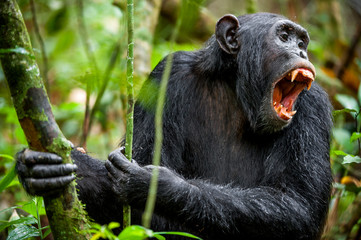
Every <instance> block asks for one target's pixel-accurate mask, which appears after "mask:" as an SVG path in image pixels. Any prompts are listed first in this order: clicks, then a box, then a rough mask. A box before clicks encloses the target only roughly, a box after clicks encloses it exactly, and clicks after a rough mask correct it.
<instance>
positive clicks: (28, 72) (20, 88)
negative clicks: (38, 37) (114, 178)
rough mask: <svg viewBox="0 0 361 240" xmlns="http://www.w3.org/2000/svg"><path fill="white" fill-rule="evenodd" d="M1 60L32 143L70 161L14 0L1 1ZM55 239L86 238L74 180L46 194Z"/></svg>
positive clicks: (84, 218) (28, 137) (83, 213)
mask: <svg viewBox="0 0 361 240" xmlns="http://www.w3.org/2000/svg"><path fill="white" fill-rule="evenodd" d="M0 26H1V27H0V52H3V54H0V61H1V65H2V68H3V70H4V75H5V77H6V80H7V82H8V85H9V89H10V92H11V97H12V99H13V103H14V107H15V110H16V113H17V116H18V120H19V122H20V125H21V127H22V129H23V131H24V133H25V136H26V140H27V142H28V144H29V147H30V148H31V149H33V150H36V151H46V152H53V153H57V154H59V155H60V156H61V157H62V158H63V160H64V163H71V162H72V161H71V158H70V151H71V146H70V144H69V142H68V141H67V140H66V139H65V137H64V136H63V134H62V132H61V131H60V129H59V127H58V125H57V124H56V122H55V119H54V116H53V113H52V111H51V106H50V103H49V99H48V96H47V94H46V91H45V88H44V84H43V81H42V79H41V76H40V74H39V67H38V65H37V63H36V61H35V58H34V53H33V50H32V46H31V43H30V40H29V36H28V32H27V30H26V27H25V24H24V20H23V17H22V15H21V12H20V9H19V7H18V5H17V3H16V1H15V0H2V1H1V4H0ZM44 202H45V208H46V212H47V216H48V218H49V223H50V227H51V230H52V233H53V235H54V238H55V239H61V240H62V239H64V240H65V239H84V240H85V239H87V237H89V236H86V233H83V232H82V231H83V230H87V229H88V227H89V226H88V221H87V218H86V213H85V211H84V210H83V207H82V205H81V203H80V202H79V200H78V197H77V194H76V190H75V182H72V183H71V184H69V186H67V187H66V189H64V192H63V193H62V194H61V195H59V196H52V197H44Z"/></svg>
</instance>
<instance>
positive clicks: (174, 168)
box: [17, 13, 332, 240]
mask: <svg viewBox="0 0 361 240" xmlns="http://www.w3.org/2000/svg"><path fill="white" fill-rule="evenodd" d="M308 41H309V37H308V34H307V31H306V30H305V29H303V28H302V27H301V26H299V25H297V24H295V23H293V22H291V21H289V20H287V19H285V18H284V17H282V16H279V15H275V14H267V13H258V14H253V15H245V16H241V17H238V18H236V17H234V16H232V15H226V16H224V17H223V18H221V19H220V20H219V21H218V23H217V26H216V31H215V36H213V37H212V38H211V39H210V40H209V41H208V43H207V44H206V46H205V47H204V48H203V49H201V50H198V51H194V52H177V53H175V54H174V60H173V66H172V71H171V75H170V79H169V84H168V88H167V99H166V104H165V107H164V115H163V131H164V132H163V134H164V141H163V146H162V153H161V167H160V172H159V182H158V183H159V186H158V193H157V199H156V206H155V212H154V215H153V219H152V229H154V230H161V231H166V230H171V231H185V232H190V233H193V234H195V235H197V236H199V237H202V238H204V239H262V240H264V239H292V240H294V239H319V238H320V234H321V233H322V230H323V225H324V220H325V217H326V213H327V209H328V203H329V196H330V185H331V180H332V178H331V172H330V164H329V139H330V128H331V110H330V109H331V107H330V103H329V100H328V97H327V95H326V93H325V92H324V91H323V90H322V89H321V88H320V87H319V86H318V85H317V84H316V83H312V87H311V89H310V90H309V91H306V89H305V90H302V92H301V93H300V94H299V95H298V94H295V96H292V102H293V100H294V103H293V105H291V106H289V107H292V110H294V111H296V113H295V114H294V113H292V114H293V115H292V116H291V117H289V119H288V118H286V119H282V118H280V117H279V116H278V115H277V113H276V111H275V110H274V105H273V101H274V100H275V99H276V101H282V97H287V96H286V95H287V94H286V91H285V90H283V89H282V86H283V85H285V84H282V86H281V85H279V87H277V91H278V92H277V93H276V95H277V96H276V98H273V92H274V90H273V89H274V87H275V85H276V84H277V82H278V81H280V80H282V79H283V78H284V76H286V75H287V74H288V73H289V72H290V71H291V70H295V69H301V70H297V72H301V73H302V72H303V73H304V75H302V76H301V75H300V76H297V78H296V80H297V81H300V82H298V84H302V82H306V81H307V84H311V80H313V78H314V75H315V72H314V68H313V66H312V64H311V63H310V62H309V61H308V56H307V44H308ZM164 67H165V60H163V61H161V62H160V63H159V64H158V65H157V66H156V68H155V69H154V70H153V72H152V73H151V74H150V77H149V79H148V80H147V81H146V82H145V84H144V86H143V88H142V90H141V92H140V95H139V97H138V101H137V103H136V106H135V113H134V145H133V158H134V161H132V162H129V161H128V160H127V159H126V158H125V157H124V155H123V153H122V149H118V150H115V151H114V152H112V153H111V154H110V155H109V157H108V160H107V161H105V162H104V161H100V160H97V159H94V158H92V157H90V156H88V155H86V154H83V153H81V152H79V151H76V150H74V151H72V159H73V160H74V163H75V165H76V166H75V165H71V164H70V165H69V164H68V165H63V164H61V163H60V158H59V157H58V156H56V155H54V154H49V153H39V152H33V151H30V150H25V151H23V152H20V153H19V154H18V155H17V160H18V162H17V163H18V164H17V170H18V173H19V178H20V180H21V182H22V183H23V185H24V187H25V189H26V190H27V191H28V192H29V193H30V194H35V195H51V194H58V193H61V191H62V189H63V187H64V186H66V185H67V184H68V183H69V182H71V181H72V180H73V179H74V176H73V175H72V174H73V173H74V172H76V175H77V188H78V190H79V198H80V199H81V200H82V202H83V203H85V204H86V210H87V211H88V213H89V215H90V216H91V217H92V218H93V219H94V220H95V221H97V222H99V223H107V222H110V221H118V222H121V217H122V205H123V204H124V203H127V204H130V205H131V207H132V223H133V224H140V222H141V221H140V218H141V213H142V211H143V210H144V205H145V201H146V198H147V194H148V188H149V184H150V178H151V170H152V168H153V166H152V165H151V161H152V154H153V145H154V108H155V105H154V103H155V102H156V99H157V91H158V89H159V86H158V85H159V83H160V79H161V76H162V73H163V71H164ZM307 76H310V77H307ZM311 78H312V79H311ZM285 81H286V80H285ZM287 81H288V80H287ZM297 81H296V82H297ZM290 84H291V83H287V84H286V85H287V88H290V87H292V86H291V85H290ZM292 84H293V83H292ZM281 95H282V96H281ZM293 98H294V99H293ZM277 104H278V103H277ZM285 111H286V110H285ZM287 111H291V110H287ZM167 239H173V238H172V237H170V238H167ZM174 239H176V237H174Z"/></svg>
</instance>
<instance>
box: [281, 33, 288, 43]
mask: <svg viewBox="0 0 361 240" xmlns="http://www.w3.org/2000/svg"><path fill="white" fill-rule="evenodd" d="M280 39H281V40H282V41H283V42H287V41H288V34H287V33H282V34H281V35H280Z"/></svg>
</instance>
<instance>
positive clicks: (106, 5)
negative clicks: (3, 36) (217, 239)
mask: <svg viewBox="0 0 361 240" xmlns="http://www.w3.org/2000/svg"><path fill="white" fill-rule="evenodd" d="M134 2H135V5H134V7H135V9H134V11H135V15H134V27H135V29H134V30H135V31H134V39H135V45H134V48H135V49H134V58H135V59H134V64H135V65H134V90H135V96H137V93H138V91H139V89H140V86H141V85H142V83H143V81H144V80H145V79H146V77H147V74H148V73H149V72H150V71H151V69H152V68H154V66H155V65H156V64H157V63H158V62H159V61H160V60H161V59H162V58H163V57H164V56H165V55H167V54H169V53H170V52H171V51H177V50H183V51H188V50H196V49H199V48H200V47H202V45H203V44H204V42H205V41H206V39H208V38H209V37H210V36H211V34H212V33H213V31H214V25H215V23H216V20H217V18H219V17H221V16H222V15H224V14H226V13H232V14H235V15H242V14H245V13H250V12H259V11H268V12H275V13H280V14H283V15H285V16H287V17H288V18H290V19H291V20H293V21H296V22H297V23H299V24H301V25H302V26H304V27H305V28H306V29H307V30H308V31H309V34H310V37H311V42H310V45H309V51H308V52H309V57H310V60H311V62H312V63H313V64H314V65H315V67H316V70H317V77H316V81H318V82H319V83H320V84H321V85H322V86H323V87H324V88H325V90H326V91H327V92H328V93H329V96H330V99H331V101H332V103H333V105H334V108H335V111H334V128H333V137H332V139H331V143H332V145H331V152H330V154H331V163H332V172H333V176H334V185H333V194H332V198H331V203H330V212H329V216H328V219H327V224H326V229H325V234H324V239H337V240H342V239H359V238H360V236H361V227H360V219H361V192H360V190H361V181H360V179H361V164H360V163H361V151H360V149H361V146H360V141H361V140H360V138H361V116H360V115H361V114H360V106H361V90H360V88H359V85H360V79H361V46H360V45H361V44H360V38H361V37H360V35H361V26H360V24H359V23H360V22H361V4H360V3H359V1H357V0H348V1H342V0H317V1H306V0H303V1H293V0H271V1H266V0H258V1H257V0H248V1H237V0H226V1H225V0H222V1H220V0H208V1H205V0H198V1H197V0H183V1H181V0H163V1H161V0H153V1H150V0H139V1H134ZM151 2H153V3H154V4H150V3H151ZM18 4H19V6H20V8H21V11H22V13H23V17H24V20H25V24H26V27H27V29H28V32H29V34H30V39H31V42H32V45H33V50H34V54H35V59H36V61H37V62H38V65H39V66H40V69H41V76H42V78H43V80H44V84H45V85H46V88H47V92H48V95H49V99H50V102H51V104H52V110H53V113H54V115H55V119H56V121H57V123H58V124H59V126H60V129H61V130H62V132H63V134H64V135H65V137H66V138H67V139H69V140H71V141H72V142H73V143H74V144H75V145H76V146H82V147H84V148H86V149H87V150H88V151H89V152H90V154H91V155H93V156H95V157H97V158H100V159H106V157H107V155H108V154H109V153H110V152H111V151H112V150H114V149H115V148H116V147H117V146H118V144H119V142H120V140H121V137H122V136H124V134H125V127H126V124H125V123H126V113H127V111H126V100H127V97H126V96H127V89H126V86H127V83H126V80H127V71H126V69H127V67H126V66H127V47H128V46H127V14H126V1H123V0H77V1H70V0H19V1H18ZM180 20H182V21H180ZM177 23H178V24H179V26H178V25H177ZM174 29H176V30H177V31H178V30H179V31H178V33H177V34H174V32H175V31H174ZM18 51H21V49H18ZM0 54H6V52H5V50H3V49H0ZM0 131H1V136H2V137H1V138H0V194H1V197H0V239H3V238H4V239H6V237H7V238H8V239H26V238H31V237H34V236H41V239H43V238H45V237H46V236H47V235H48V234H49V232H50V231H49V229H48V228H47V227H46V226H45V225H44V219H45V218H43V217H41V216H43V215H44V207H43V202H42V199H41V198H31V197H29V196H27V195H26V194H25V192H24V190H22V188H21V186H20V184H19V182H18V180H17V178H16V177H15V172H14V156H15V154H16V152H18V151H19V150H21V149H23V148H25V147H27V142H26V138H25V135H24V133H23V131H22V130H21V127H20V124H19V121H18V118H17V116H16V112H15V109H14V107H13V105H12V100H11V97H10V91H9V88H8V86H7V84H6V79H5V77H4V74H3V72H2V70H1V68H0ZM315 177H317V176H315ZM40 226H42V227H40ZM118 226H119V225H117V223H111V224H109V225H108V226H100V225H93V228H92V233H93V234H94V239H97V238H100V237H103V238H104V237H106V238H109V239H116V238H117V236H115V235H114V234H113V232H112V229H114V228H116V227H118ZM133 231H135V232H136V231H138V232H139V234H140V236H141V238H144V237H146V236H148V237H149V236H155V237H159V239H162V237H163V236H166V235H162V234H161V233H154V232H152V231H151V230H147V229H143V228H141V227H139V228H137V227H135V229H133ZM21 234H23V235H21ZM123 234H125V233H123ZM21 236H23V237H21ZM141 238H140V239H141Z"/></svg>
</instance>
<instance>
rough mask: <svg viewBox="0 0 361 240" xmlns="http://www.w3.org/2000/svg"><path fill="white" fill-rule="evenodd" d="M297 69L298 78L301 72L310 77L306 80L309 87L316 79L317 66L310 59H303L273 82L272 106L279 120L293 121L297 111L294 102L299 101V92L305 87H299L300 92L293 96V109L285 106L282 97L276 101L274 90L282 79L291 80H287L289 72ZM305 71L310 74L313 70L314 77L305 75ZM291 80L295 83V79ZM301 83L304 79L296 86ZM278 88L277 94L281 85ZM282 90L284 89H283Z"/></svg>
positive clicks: (291, 104) (297, 82)
mask: <svg viewBox="0 0 361 240" xmlns="http://www.w3.org/2000/svg"><path fill="white" fill-rule="evenodd" d="M295 70H299V71H297V75H295V76H296V78H298V75H299V74H302V76H304V77H305V78H308V81H304V83H306V84H307V87H308V89H309V88H310V87H311V84H312V82H313V81H314V79H315V77H316V70H315V67H314V66H313V64H312V63H310V62H309V61H306V60H302V61H299V62H297V63H296V64H293V65H292V66H291V67H290V68H288V70H287V71H285V72H284V73H282V74H281V75H280V77H278V78H277V80H276V81H274V82H273V84H272V91H271V98H270V99H271V101H270V107H271V108H272V111H273V113H274V115H275V116H276V117H277V119H278V120H279V121H283V122H285V123H287V122H289V121H291V119H292V117H293V115H294V114H295V113H296V111H295V110H294V105H295V104H294V103H295V102H296V101H297V99H298V95H299V93H301V92H302V91H303V89H302V90H300V89H301V88H298V93H296V94H295V95H296V97H294V98H292V100H291V103H290V104H289V105H290V106H291V109H289V106H288V107H287V108H285V107H284V106H283V103H281V100H283V99H281V100H280V101H278V102H277V101H275V99H274V92H275V88H276V86H277V84H278V83H280V81H282V80H285V81H289V80H287V78H289V76H288V74H292V73H294V71H295ZM304 72H306V74H308V72H311V73H312V77H311V76H310V77H306V76H305V75H304V74H305V73H304ZM290 82H292V83H293V82H294V81H290ZM299 83H302V81H295V85H294V86H296V84H299ZM280 84H283V83H280ZM308 84H309V86H308ZM291 88H292V87H291ZM277 90H278V91H277V93H276V95H277V94H278V93H279V91H280V87H279V86H278V87H277ZM281 90H283V89H281ZM282 94H283V92H281V96H283V95H282ZM287 94H288V93H287ZM287 94H286V95H285V96H284V97H285V98H286V97H287ZM277 106H278V107H277ZM280 106H282V107H280Z"/></svg>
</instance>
